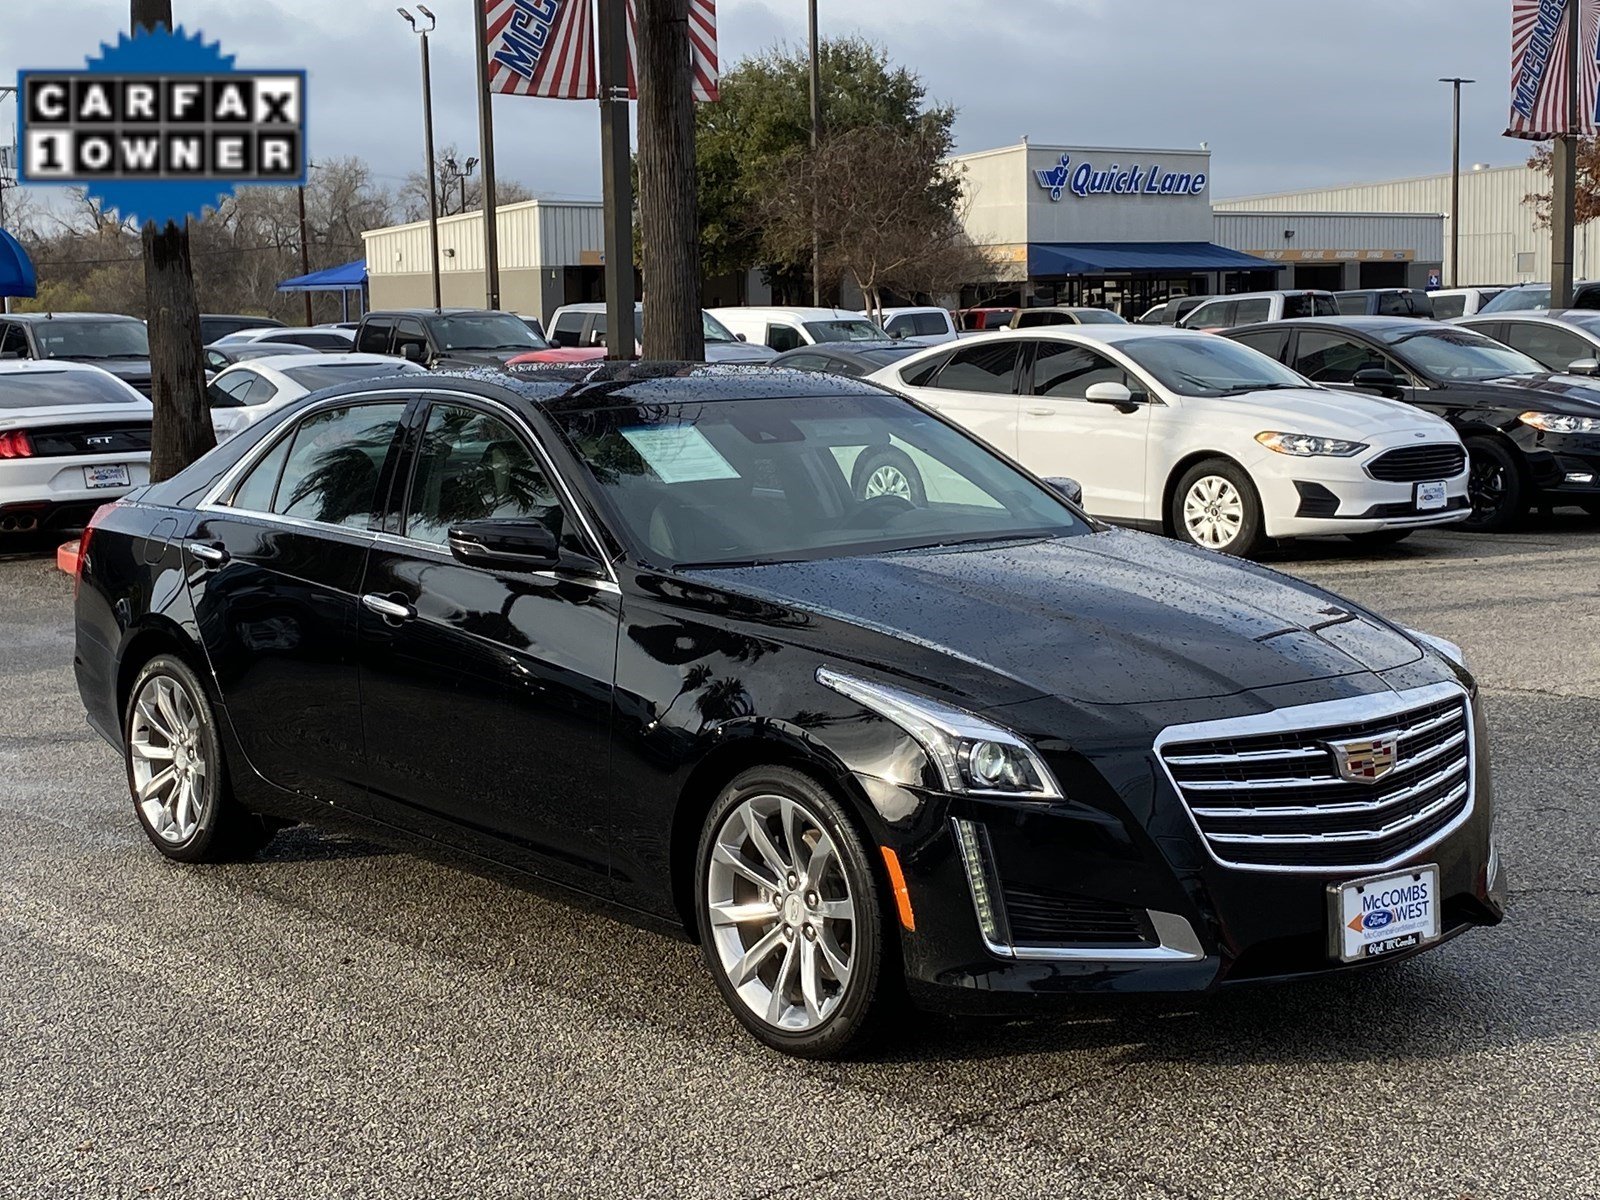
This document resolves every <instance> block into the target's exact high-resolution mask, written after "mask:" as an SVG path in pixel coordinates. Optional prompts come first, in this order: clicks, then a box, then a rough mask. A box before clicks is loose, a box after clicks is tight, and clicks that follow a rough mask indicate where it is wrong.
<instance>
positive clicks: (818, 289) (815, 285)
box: [809, 0, 822, 308]
mask: <svg viewBox="0 0 1600 1200" xmlns="http://www.w3.org/2000/svg"><path fill="white" fill-rule="evenodd" d="M809 16H810V36H811V153H812V155H813V156H815V155H816V153H817V147H818V146H820V145H821V144H822V60H821V59H820V57H819V56H818V54H817V0H811V3H810V13H809ZM811 303H812V304H813V305H815V306H816V307H818V308H820V307H822V230H820V229H819V228H817V206H816V203H815V201H813V202H812V205H811Z"/></svg>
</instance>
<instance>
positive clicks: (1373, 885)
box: [1328, 864, 1439, 962]
mask: <svg viewBox="0 0 1600 1200" xmlns="http://www.w3.org/2000/svg"><path fill="white" fill-rule="evenodd" d="M1328 907H1329V910H1330V911H1329V916H1330V918H1331V920H1332V924H1333V928H1332V930H1331V931H1330V932H1331V935H1332V936H1331V937H1330V938H1329V941H1330V943H1331V945H1330V949H1333V950H1334V951H1335V952H1336V953H1337V955H1338V957H1339V959H1340V960H1341V961H1342V962H1357V961H1359V960H1361V959H1367V958H1381V957H1382V956H1383V955H1385V954H1397V953H1399V952H1400V951H1402V950H1410V949H1413V948H1414V947H1417V946H1424V945H1427V943H1429V942H1432V941H1437V940H1438V938H1439V868H1438V867H1436V866H1434V865H1432V864H1429V865H1428V866H1425V867H1412V868H1410V869H1409V870H1405V871H1400V872H1397V873H1396V874H1393V875H1373V876H1369V877H1368V878H1366V879H1357V880H1354V881H1352V882H1350V883H1336V884H1334V885H1332V886H1331V887H1329V888H1328Z"/></svg>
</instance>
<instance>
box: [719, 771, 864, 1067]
mask: <svg viewBox="0 0 1600 1200" xmlns="http://www.w3.org/2000/svg"><path fill="white" fill-rule="evenodd" d="M697 861H698V863H699V870H698V874H697V884H698V886H697V888H696V907H697V916H698V920H699V927H700V934H701V946H702V949H703V951H704V953H705V958H706V963H707V965H709V966H710V968H711V972H712V975H713V976H714V977H715V978H716V981H717V987H718V989H719V990H720V991H721V992H722V995H723V998H724V999H725V1000H726V1001H727V1003H728V1005H729V1007H730V1008H732V1009H733V1011H734V1013H735V1015H736V1016H737V1017H738V1018H739V1020H740V1021H741V1022H742V1023H743V1024H744V1026H745V1028H747V1029H749V1030H750V1031H751V1032H752V1033H754V1034H755V1035H756V1037H758V1038H760V1039H761V1040H762V1041H763V1042H765V1043H766V1044H767V1045H768V1046H771V1047H773V1048H774V1049H777V1050H782V1051H783V1052H785V1053H787V1054H794V1055H798V1056H801V1057H805V1058H834V1057H838V1056H840V1055H842V1054H845V1053H848V1052H849V1051H851V1050H853V1049H856V1048H858V1047H859V1046H861V1045H862V1044H864V1043H865V1042H866V1041H867V1040H868V1039H869V1038H870V1037H871V1035H872V1032H873V1030H874V1028H875V1026H876V1024H877V1020H878V1017H879V1015H880V1013H881V1011H882V1010H883V1008H884V1006H885V1001H884V998H883V996H882V995H881V994H880V993H881V992H882V990H883V989H882V988H881V986H880V983H881V979H880V976H881V975H882V974H883V972H884V958H885V955H884V946H885V943H886V935H885V930H884V927H883V909H882V907H881V905H880V904H879V903H878V891H877V885H876V883H875V881H874V879H873V875H872V871H871V868H870V865H869V859H868V857H867V850H866V847H865V846H864V844H863V843H862V841H861V838H860V837H859V835H857V833H856V832H855V829H854V828H853V826H852V825H851V823H850V820H849V817H848V815H847V814H846V813H845V812H844V810H843V809H842V808H841V807H840V806H839V804H838V803H837V802H836V801H835V800H834V799H833V797H832V796H830V795H829V794H828V793H827V792H826V791H825V790H824V789H823V788H822V787H820V786H819V785H818V784H817V783H816V782H815V781H813V780H812V779H810V778H809V777H807V776H805V775H802V774H800V773H799V772H797V771H791V770H788V769H786V768H781V767H764V768H761V767H758V768H755V769H752V770H750V771H746V772H745V773H744V774H742V775H740V776H739V777H738V778H737V779H735V780H734V781H733V782H732V783H730V784H729V785H728V786H727V787H726V788H724V789H723V792H722V794H721V795H720V796H719V797H718V798H717V802H716V803H715V804H714V805H713V806H712V808H711V812H710V814H709V815H708V816H707V818H706V823H705V828H704V831H703V832H702V834H701V839H700V850H699V858H698V860H697Z"/></svg>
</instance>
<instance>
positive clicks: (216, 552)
mask: <svg viewBox="0 0 1600 1200" xmlns="http://www.w3.org/2000/svg"><path fill="white" fill-rule="evenodd" d="M188 550H189V553H190V554H191V555H193V556H194V558H196V559H197V560H199V561H200V562H201V563H203V564H204V565H205V566H208V567H220V566H221V565H222V564H223V563H225V562H227V561H228V552H227V551H226V550H224V549H223V548H222V547H221V546H208V545H206V544H205V543H204V542H190V543H189V546H188Z"/></svg>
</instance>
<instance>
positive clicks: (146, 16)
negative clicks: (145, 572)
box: [131, 0, 217, 483]
mask: <svg viewBox="0 0 1600 1200" xmlns="http://www.w3.org/2000/svg"><path fill="white" fill-rule="evenodd" d="M131 16H132V25H133V30H134V32H137V31H139V30H140V29H144V30H149V31H151V32H153V31H155V30H156V29H159V28H160V27H162V26H163V25H164V26H166V27H167V28H168V29H171V28H173V24H172V0H132V4H131ZM139 240H140V243H141V245H142V247H143V254H144V302H145V318H146V323H147V325H148V326H149V330H150V390H151V404H152V405H153V406H154V413H153V414H152V420H151V430H150V482H152V483H159V482H160V481H162V480H163V479H170V478H172V476H174V475H176V474H177V473H178V472H179V471H181V470H183V469H184V468H185V467H187V466H188V465H189V464H190V463H192V462H194V461H195V460H196V459H197V458H199V457H200V456H201V455H202V454H204V453H205V452H206V451H207V450H210V449H211V448H212V447H213V446H215V445H216V444H217V435H216V433H215V431H213V430H212V428H211V410H210V408H208V407H207V405H206V398H205V377H206V372H205V364H204V362H203V361H202V360H201V357H200V305H199V302H198V301H197V300H196V298H195V290H194V264H193V262H192V261H191V259H190V257H189V225H188V222H187V221H185V222H184V223H183V224H181V225H179V224H176V223H174V222H172V221H168V222H167V223H166V224H165V225H163V226H162V227H161V228H160V229H157V228H156V225H155V222H154V221H147V222H145V225H144V228H143V229H142V230H141V231H140V233H139Z"/></svg>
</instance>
